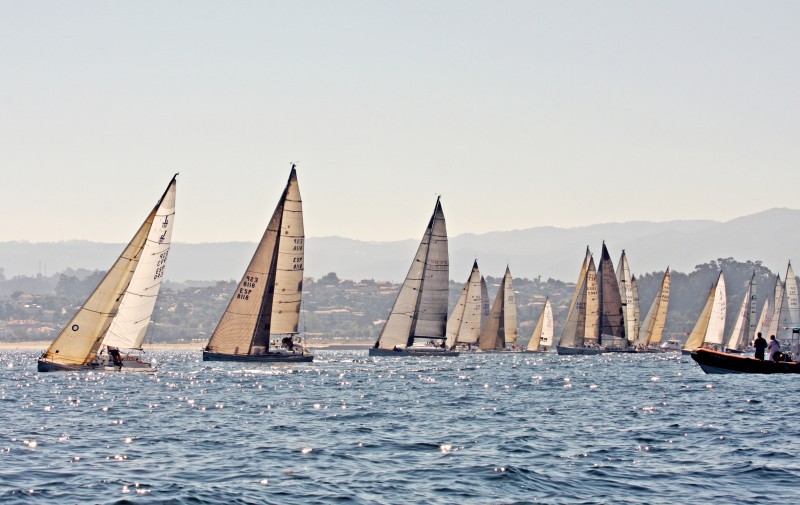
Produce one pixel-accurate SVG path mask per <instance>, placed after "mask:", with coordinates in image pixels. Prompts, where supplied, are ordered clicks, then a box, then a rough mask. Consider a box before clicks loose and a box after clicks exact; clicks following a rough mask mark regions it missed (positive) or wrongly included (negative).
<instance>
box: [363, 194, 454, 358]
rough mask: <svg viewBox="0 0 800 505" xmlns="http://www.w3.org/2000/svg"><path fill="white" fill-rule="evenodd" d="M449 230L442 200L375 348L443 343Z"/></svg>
mask: <svg viewBox="0 0 800 505" xmlns="http://www.w3.org/2000/svg"><path fill="white" fill-rule="evenodd" d="M448 277H449V263H448V254H447V227H446V225H445V220H444V212H443V211H442V205H441V203H440V202H439V199H438V198H437V199H436V206H435V207H434V209H433V215H432V216H431V219H430V221H429V222H428V227H427V228H426V229H425V234H424V235H423V237H422V241H421V242H420V244H419V248H418V249H417V254H416V255H415V256H414V261H413V262H412V263H411V268H410V269H409V270H408V274H407V275H406V279H405V281H403V286H402V287H401V288H400V293H398V295H397V299H396V300H395V302H394V306H393V307H392V310H391V312H390V313H389V317H388V318H387V320H386V323H385V324H384V325H383V329H382V330H381V333H380V336H379V337H378V341H377V343H376V347H378V348H380V349H394V348H395V347H409V346H411V345H413V343H414V339H417V338H428V339H444V338H445V330H446V326H447V297H448V291H449V288H448V282H449V279H448Z"/></svg>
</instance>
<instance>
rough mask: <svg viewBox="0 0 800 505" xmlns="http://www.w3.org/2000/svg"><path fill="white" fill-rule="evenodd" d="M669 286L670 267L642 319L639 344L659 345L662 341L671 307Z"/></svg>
mask: <svg viewBox="0 0 800 505" xmlns="http://www.w3.org/2000/svg"><path fill="white" fill-rule="evenodd" d="M669 286H670V274H669V267H667V271H666V272H664V277H663V279H662V280H661V287H660V289H659V290H658V293H656V297H655V299H654V300H653V303H652V305H650V310H649V311H647V315H646V316H645V317H644V321H642V327H641V329H640V331H639V339H638V340H637V341H636V344H637V345H657V344H659V343H660V342H661V338H662V336H663V334H664V325H665V324H666V321H667V308H668V307H669Z"/></svg>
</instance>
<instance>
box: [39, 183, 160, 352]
mask: <svg viewBox="0 0 800 505" xmlns="http://www.w3.org/2000/svg"><path fill="white" fill-rule="evenodd" d="M170 184H171V183H170ZM162 199H163V197H162ZM160 203H161V200H159V203H158V204H156V206H155V207H154V208H153V210H151V211H150V213H149V214H148V216H147V218H146V219H145V221H144V223H142V225H141V226H140V227H139V229H138V230H137V231H136V233H135V234H134V236H133V238H132V239H131V241H130V242H129V243H128V245H127V246H126V247H125V249H124V250H123V251H122V254H121V255H120V256H119V258H117V260H116V261H115V262H114V264H113V265H112V266H111V268H110V269H109V270H108V272H107V273H106V275H105V276H104V277H103V279H102V280H101V281H100V284H98V286H97V287H96V288H95V289H94V291H92V294H91V295H89V298H88V299H87V300H86V301H85V302H84V304H83V306H82V307H81V308H80V309H79V310H78V312H77V313H76V314H75V315H74V316H73V317H72V319H70V321H69V323H67V325H66V326H65V327H64V329H63V330H61V333H59V334H58V336H57V337H56V338H55V340H54V341H53V343H52V344H50V347H48V348H47V351H45V353H44V354H43V355H42V358H41V359H42V360H45V361H50V362H53V363H57V364H59V365H66V366H88V365H89V364H90V363H91V362H92V360H93V359H94V358H95V356H96V355H97V351H98V349H99V348H100V345H101V343H102V340H103V338H104V337H105V335H106V332H107V330H108V328H109V326H110V325H111V323H112V321H113V319H114V316H116V315H117V311H118V310H119V306H120V302H121V301H122V298H123V296H124V294H125V291H126V290H127V289H128V286H129V284H130V282H131V279H132V278H133V275H134V272H135V271H136V267H137V266H138V265H139V260H140V259H141V256H142V250H143V249H144V246H145V243H146V242H147V237H148V235H149V233H150V229H151V228H152V226H153V223H154V222H155V219H156V213H157V212H158V208H159V205H160Z"/></svg>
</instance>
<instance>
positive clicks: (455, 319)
mask: <svg viewBox="0 0 800 505" xmlns="http://www.w3.org/2000/svg"><path fill="white" fill-rule="evenodd" d="M482 316H483V301H482V299H481V273H480V271H479V270H478V262H477V261H475V262H474V264H473V265H472V271H471V272H470V275H469V279H467V282H466V283H465V284H464V288H463V289H462V290H461V295H459V297H458V301H457V302H456V306H455V308H454V309H453V313H452V314H451V315H450V319H448V320H447V342H446V345H447V347H448V348H449V347H452V346H454V345H456V344H459V343H464V344H474V343H476V342H477V341H478V337H479V336H480V332H481V320H482Z"/></svg>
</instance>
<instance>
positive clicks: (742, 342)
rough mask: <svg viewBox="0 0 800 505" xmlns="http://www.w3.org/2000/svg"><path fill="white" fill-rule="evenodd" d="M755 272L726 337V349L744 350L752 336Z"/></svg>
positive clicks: (754, 307)
mask: <svg viewBox="0 0 800 505" xmlns="http://www.w3.org/2000/svg"><path fill="white" fill-rule="evenodd" d="M756 298H757V293H756V273H755V272H753V276H752V277H751V278H750V282H749V283H748V284H747V291H746V292H745V294H744V298H743V299H742V306H741V308H740V309H739V314H737V316H736V323H735V324H734V326H733V331H731V335H730V337H728V343H727V344H726V346H725V347H726V348H727V349H732V350H737V351H744V349H745V347H747V344H748V343H749V342H750V340H751V339H752V338H753V332H754V329H755V320H756Z"/></svg>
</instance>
